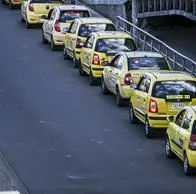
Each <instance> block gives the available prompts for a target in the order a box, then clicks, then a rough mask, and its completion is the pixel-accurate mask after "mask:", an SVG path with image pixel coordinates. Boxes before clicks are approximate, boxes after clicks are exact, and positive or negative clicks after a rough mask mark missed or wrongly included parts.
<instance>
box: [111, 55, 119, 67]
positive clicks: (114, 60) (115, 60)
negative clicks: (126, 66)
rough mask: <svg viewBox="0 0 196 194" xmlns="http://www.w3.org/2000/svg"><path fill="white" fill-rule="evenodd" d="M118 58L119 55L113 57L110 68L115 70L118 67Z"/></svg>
mask: <svg viewBox="0 0 196 194" xmlns="http://www.w3.org/2000/svg"><path fill="white" fill-rule="evenodd" d="M119 58H120V55H117V56H115V57H114V58H113V59H112V61H111V63H110V66H111V67H115V68H117V67H118V60H119Z"/></svg>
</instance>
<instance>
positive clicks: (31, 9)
mask: <svg viewBox="0 0 196 194" xmlns="http://www.w3.org/2000/svg"><path fill="white" fill-rule="evenodd" d="M28 8H29V11H34V6H33V4H32V3H29V6H28Z"/></svg>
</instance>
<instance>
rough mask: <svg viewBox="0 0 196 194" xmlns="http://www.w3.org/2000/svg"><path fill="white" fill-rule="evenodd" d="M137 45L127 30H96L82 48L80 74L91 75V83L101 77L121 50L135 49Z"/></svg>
mask: <svg viewBox="0 0 196 194" xmlns="http://www.w3.org/2000/svg"><path fill="white" fill-rule="evenodd" d="M136 49H137V48H136V45H135V43H134V40H133V39H132V37H131V35H130V34H127V33H125V32H118V31H111V32H103V31H102V32H94V33H92V34H91V35H90V36H89V37H88V39H87V41H86V43H85V46H84V47H83V48H82V50H81V53H80V58H81V64H80V66H79V74H80V75H81V76H82V75H84V74H88V75H89V84H90V85H93V84H95V83H96V82H97V81H98V80H100V79H101V77H102V73H103V70H104V66H105V65H106V64H107V63H108V62H110V61H111V60H112V59H113V57H114V56H115V55H116V53H118V52H120V51H135V50H136Z"/></svg>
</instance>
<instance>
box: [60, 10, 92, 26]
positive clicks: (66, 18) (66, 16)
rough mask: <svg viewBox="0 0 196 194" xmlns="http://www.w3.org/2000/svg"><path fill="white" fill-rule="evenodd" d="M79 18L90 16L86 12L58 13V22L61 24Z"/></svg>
mask: <svg viewBox="0 0 196 194" xmlns="http://www.w3.org/2000/svg"><path fill="white" fill-rule="evenodd" d="M79 17H90V14H89V12H88V11H87V10H64V11H61V13H60V16H59V22H62V23H63V22H66V21H71V20H74V19H76V18H79Z"/></svg>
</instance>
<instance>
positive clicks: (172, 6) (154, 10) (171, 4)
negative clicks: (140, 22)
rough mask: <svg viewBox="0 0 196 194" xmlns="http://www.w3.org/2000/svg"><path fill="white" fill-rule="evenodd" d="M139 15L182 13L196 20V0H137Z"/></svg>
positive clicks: (140, 16)
mask: <svg viewBox="0 0 196 194" xmlns="http://www.w3.org/2000/svg"><path fill="white" fill-rule="evenodd" d="M137 13H138V15H137V17H138V18H144V17H150V16H156V15H173V14H177V15H182V16H185V17H188V18H189V19H192V20H195V21H196V0H137Z"/></svg>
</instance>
